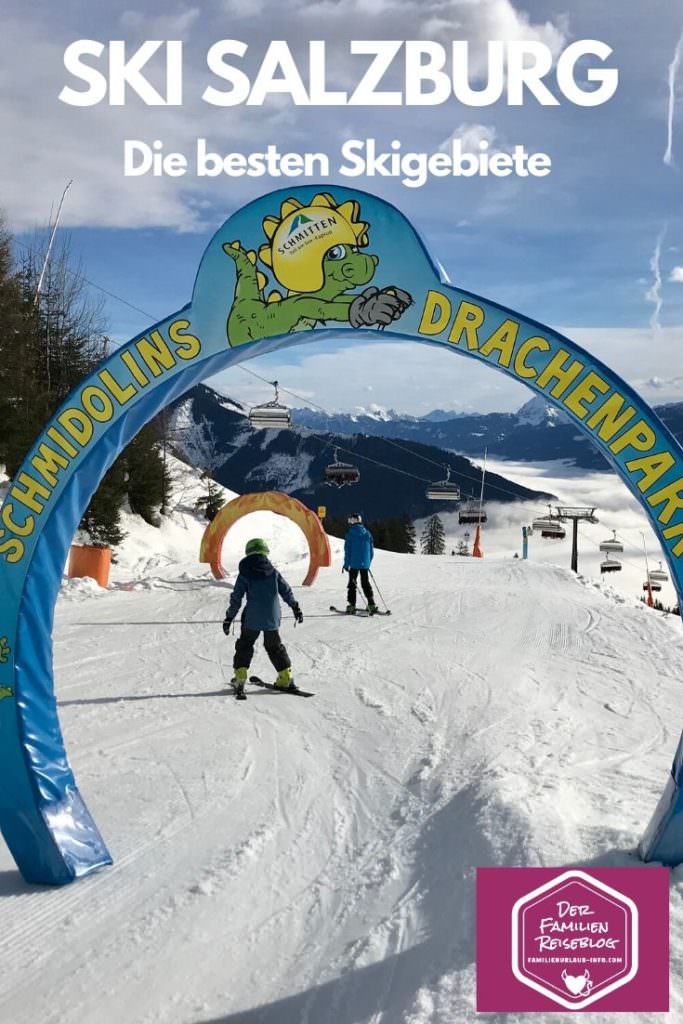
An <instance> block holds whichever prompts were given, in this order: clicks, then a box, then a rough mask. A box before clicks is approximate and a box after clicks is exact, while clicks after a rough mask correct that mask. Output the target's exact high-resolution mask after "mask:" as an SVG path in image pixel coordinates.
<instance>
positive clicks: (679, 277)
mask: <svg viewBox="0 0 683 1024" xmlns="http://www.w3.org/2000/svg"><path fill="white" fill-rule="evenodd" d="M669 281H671V282H672V283H673V284H683V267H674V268H673V270H672V271H671V273H670V274H669Z"/></svg>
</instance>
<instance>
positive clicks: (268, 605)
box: [223, 537, 304, 693]
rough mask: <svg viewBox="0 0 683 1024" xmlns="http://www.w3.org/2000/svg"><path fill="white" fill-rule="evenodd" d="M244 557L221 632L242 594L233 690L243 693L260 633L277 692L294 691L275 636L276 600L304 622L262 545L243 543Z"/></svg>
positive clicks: (225, 629)
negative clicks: (270, 664)
mask: <svg viewBox="0 0 683 1024" xmlns="http://www.w3.org/2000/svg"><path fill="white" fill-rule="evenodd" d="M244 554H245V556H246V557H245V558H243V559H242V561H241V562H240V564H239V575H238V577H237V581H236V582H235V588H234V590H233V592H232V596H231V598H230V604H229V606H228V610H227V612H226V613H225V621H224V622H223V632H224V633H225V635H226V636H227V635H228V633H229V632H230V627H231V626H232V623H233V620H234V619H235V618H236V616H237V613H238V612H239V610H240V606H241V604H242V600H243V598H244V596H245V595H246V598H247V603H246V605H245V606H244V612H243V613H242V620H241V621H242V631H241V633H240V635H239V637H238V638H237V641H236V642H235V657H234V659H233V667H234V669H235V676H234V679H233V685H234V687H235V691H236V692H237V693H240V692H242V691H243V690H244V684H245V683H246V681H247V674H248V671H247V670H248V668H249V666H250V664H251V659H252V658H253V656H254V644H255V643H256V641H257V640H258V636H259V633H261V632H262V633H263V643H264V646H265V648H266V653H267V654H268V657H269V658H270V660H271V662H272V663H273V666H274V667H275V668H276V669H277V679H276V680H275V685H276V686H277V687H278V688H279V689H281V690H287V689H290V690H295V689H296V686H295V683H294V680H293V679H292V663H291V661H290V660H289V655H288V654H287V650H286V648H285V645H284V644H283V642H282V640H281V639H280V634H279V633H278V629H279V628H280V621H281V614H280V601H279V598H280V597H281V598H282V600H283V601H285V602H286V604H288V605H289V607H290V608H291V609H292V611H293V612H294V618H295V619H296V621H297V622H303V621H304V616H303V613H302V611H301V608H300V607H299V605H298V603H297V601H296V598H295V597H294V594H293V593H292V588H291V587H290V586H289V584H288V583H287V581H286V580H284V579H283V578H282V576H281V575H280V573H279V572H278V571H277V569H276V568H275V567H274V566H273V565H272V564H271V563H270V562H269V560H268V557H267V556H268V545H267V544H266V542H265V541H263V540H260V539H259V538H258V537H255V538H254V539H253V540H250V541H249V543H248V544H247V546H246V548H245V551H244Z"/></svg>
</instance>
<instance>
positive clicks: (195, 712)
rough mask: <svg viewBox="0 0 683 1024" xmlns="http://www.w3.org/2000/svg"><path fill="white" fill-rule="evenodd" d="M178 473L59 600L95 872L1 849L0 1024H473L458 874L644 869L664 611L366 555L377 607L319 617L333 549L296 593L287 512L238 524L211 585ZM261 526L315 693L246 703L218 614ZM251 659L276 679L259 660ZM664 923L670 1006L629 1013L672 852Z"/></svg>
mask: <svg viewBox="0 0 683 1024" xmlns="http://www.w3.org/2000/svg"><path fill="white" fill-rule="evenodd" d="M173 472H174V478H175V491H176V501H175V507H174V510H173V512H172V515H171V516H170V517H168V521H167V522H165V524H164V525H163V526H162V528H161V529H155V528H154V527H151V526H148V525H147V524H142V521H141V520H138V519H136V520H133V519H127V520H126V523H125V526H126V528H127V530H128V534H129V536H128V538H127V540H126V541H125V542H124V545H123V546H122V549H121V552H120V558H119V561H118V564H117V565H116V566H115V569H114V582H113V585H112V587H111V588H110V589H109V590H108V591H101V590H99V589H97V588H95V587H94V586H90V585H89V584H88V583H87V582H84V581H81V582H80V583H76V582H73V583H71V584H69V585H67V586H65V587H64V589H63V591H62V595H61V597H60V599H59V601H58V606H57V613H56V621H55V664H56V690H57V697H58V701H59V709H60V717H61V721H62V727H63V730H64V734H65V739H66V744H67V749H68V752H69V756H70V760H71V763H72V764H73V767H74V769H75V772H76V775H77V778H78V780H79V783H80V785H81V790H82V792H83V794H84V796H85V799H86V801H87V803H88V805H89V807H90V808H91V810H92V811H93V813H94V814H95V817H96V819H97V821H98V824H99V825H100V827H101V829H102V831H103V834H104V836H105V838H106V840H107V842H108V844H109V846H110V848H111V850H112V853H113V855H114V858H115V864H114V866H113V867H112V868H109V869H106V870H104V871H102V872H101V873H100V874H98V875H96V876H93V877H92V878H89V879H87V880H85V881H81V882H77V883H75V884H74V885H72V886H69V887H67V888H64V889H49V890H46V889H41V888H38V887H35V886H29V885H26V884H25V883H23V882H22V880H21V878H20V877H19V876H18V875H17V873H16V871H15V869H14V866H13V862H12V860H11V858H10V855H9V853H8V851H7V850H6V849H5V848H4V846H2V845H1V844H0V894H1V895H2V897H3V898H2V899H0V935H1V936H2V939H1V940H0V944H1V945H2V950H3V955H2V970H1V971H0V1019H2V1020H3V1021H7V1022H11V1024H35V1022H37V1021H40V1022H43V1021H44V1022H46V1024H47V1022H52V1024H83V1022H89V1021H97V1022H98V1024H120V1022H125V1024H219V1022H220V1024H252V1022H253V1024H256V1022H258V1024H466V1022H469V1021H473V1020H474V1019H475V1017H476V1013H475V1002H474V1001H475V962H474V958H475V929H476V922H475V872H476V869H477V867H480V866H503V865H510V866H515V867H520V866H522V867H524V866H545V865H548V866H550V865H552V866H556V865H574V866H575V865H585V866H590V865H596V864H597V865H601V866H609V865H616V866H620V865H625V866H626V865H628V866H632V865H634V864H636V863H637V861H636V860H635V858H634V850H635V847H636V844H637V842H638V839H639V838H640V835H641V833H642V830H643V828H644V826H645V825H646V823H647V821H648V819H649V817H650V815H651V813H652V811H653V808H654V806H655V804H656V802H657V799H658V798H659V795H660V793H661V790H662V787H663V785H664V782H665V780H666V778H667V775H668V772H669V767H670V762H671V755H672V752H673V749H674V747H675V744H676V742H677V740H678V733H679V730H680V679H681V673H682V672H683V634H681V629H680V620H678V619H676V620H675V621H673V620H671V619H667V618H665V617H663V616H662V615H660V614H659V613H656V612H653V611H650V610H648V609H646V608H645V607H644V606H643V605H641V604H640V603H639V602H638V601H637V599H636V598H635V597H633V598H628V597H624V596H623V595H620V594H619V593H618V592H617V591H616V590H614V589H612V588H611V587H609V586H604V585H602V584H600V583H598V582H596V581H591V580H589V579H580V578H577V577H575V576H573V575H572V574H571V573H570V572H569V571H568V570H567V569H563V568H558V567H556V566H553V565H544V564H534V563H533V562H525V563H522V562H521V561H519V560H513V559H512V558H510V557H509V556H508V557H497V558H490V557H486V558H484V559H483V560H476V559H457V558H449V557H443V558H441V557H422V556H408V555H395V554H388V553H384V552H379V553H378V554H377V557H376V560H375V564H374V566H373V569H374V573H375V577H376V579H377V581H378V583H379V585H380V587H381V589H382V593H383V595H384V597H385V598H386V600H387V601H388V602H389V603H390V605H391V607H392V612H393V614H392V616H391V617H390V618H383V619H380V620H377V619H375V620H367V619H347V618H339V617H337V616H333V615H331V614H330V612H329V611H328V608H329V605H330V604H331V603H333V602H334V603H339V602H340V601H342V600H343V598H344V591H343V586H344V581H343V577H342V575H341V572H340V569H341V552H340V545H339V543H338V542H336V541H334V540H333V550H334V553H335V562H334V565H333V566H332V567H331V568H330V569H328V570H323V571H322V572H321V574H320V577H319V581H318V583H317V584H316V586H315V587H313V588H312V589H302V588H300V587H298V584H299V583H300V581H301V579H302V577H303V574H304V566H305V561H306V559H305V557H304V553H303V551H302V546H301V541H300V539H297V538H296V537H295V535H294V534H293V533H290V532H289V531H290V527H291V524H289V523H288V522H286V521H285V520H283V519H281V518H279V517H275V516H269V517H267V519H266V518H263V514H261V515H262V518H260V519H259V518H258V514H257V515H256V516H255V517H247V518H245V519H244V520H242V521H241V522H240V523H239V524H237V526H236V527H235V530H236V531H242V532H241V533H240V536H239V539H238V537H237V534H235V535H233V534H232V533H231V534H230V535H229V538H228V540H227V541H226V549H225V551H224V555H225V558H226V565H228V567H229V570H230V576H229V578H228V579H227V580H226V581H221V582H217V581H214V580H212V579H211V578H210V577H209V575H208V574H207V572H206V571H205V569H206V567H202V566H200V565H198V563H197V548H198V541H199V537H200V536H201V530H202V528H203V525H202V524H201V522H200V521H199V520H198V519H197V517H196V515H195V514H194V512H193V505H194V501H195V500H196V497H197V496H198V494H199V491H200V489H201V484H200V482H199V481H198V479H197V477H196V474H194V473H193V472H192V471H190V470H188V468H187V467H184V466H182V465H181V464H179V463H174V464H173ZM226 497H227V495H226ZM266 530H270V532H269V533H267V534H266V535H267V536H268V538H269V540H270V543H271V547H272V551H273V557H274V559H275V561H276V562H277V564H278V566H279V567H280V568H281V570H282V571H283V573H284V574H285V576H286V577H287V578H288V579H289V580H290V581H291V582H292V583H293V584H294V585H295V588H296V589H295V593H296V595H297V598H298V599H299V600H300V601H301V604H302V607H303V611H304V615H305V619H304V623H303V625H302V626H300V627H297V628H296V629H295V628H294V627H293V622H292V619H291V618H290V617H289V616H285V621H284V625H283V631H282V634H283V638H284V640H285V642H286V644H287V646H288V648H289V650H290V653H291V655H292V659H293V664H294V668H295V671H296V674H297V678H298V680H299V682H300V683H301V684H302V685H305V686H306V687H307V688H310V689H311V690H314V691H315V692H316V696H315V697H314V698H313V699H312V700H308V701H302V700H297V699H295V698H290V697H286V696H281V695H274V694H271V693H266V692H253V693H251V694H250V695H249V697H248V700H247V702H246V703H245V704H237V703H235V702H234V700H233V699H232V698H231V697H229V696H227V694H226V692H225V689H226V684H227V681H228V680H229V678H230V674H231V670H230V664H231V655H232V646H233V642H232V638H230V639H228V638H226V637H224V635H223V633H222V631H221V628H220V622H221V620H222V618H223V615H224V611H225V607H226V604H227V601H228V598H229V595H230V590H231V586H232V581H233V580H234V568H235V560H236V558H237V557H238V555H239V550H240V547H241V545H243V542H244V538H245V537H246V536H248V535H249V534H250V533H252V532H253V533H260V534H263V533H264V532H265V531H266ZM294 530H295V532H298V531H296V528H294ZM653 665H656V678H653ZM254 669H255V670H256V671H257V672H258V673H260V674H261V675H263V676H265V677H266V678H270V674H271V673H272V669H271V668H270V666H269V664H268V662H267V660H266V657H265V653H264V652H263V650H262V649H261V648H259V650H258V651H257V654H256V660H255V662H254ZM634 780H637V784H634ZM670 936H671V1000H672V1002H671V1005H672V1008H671V1011H670V1012H669V1013H657V1014H648V1013H637V1014H628V1013H622V1014H621V1015H620V1024H679V1021H680V1020H681V1016H682V1014H683V996H682V995H681V993H682V992H683V956H682V955H681V950H683V871H682V869H680V868H679V869H676V870H674V871H673V872H672V873H671V930H670ZM557 1016H558V1015H557V1014H555V1013H549V1014H548V1013H536V1014H534V1024H554V1022H555V1021H556V1020H557ZM495 1019H496V1021H497V1022H498V1024H515V1022H518V1021H519V1020H520V1017H519V1015H517V1014H510V1015H505V1014H498V1015H496V1017H495ZM612 1019H613V1015H610V1014H605V1013H602V1012H601V1011H600V1009H599V1004H596V1006H595V1007H592V1008H591V1012H590V1021H591V1024H609V1022H610V1021H612Z"/></svg>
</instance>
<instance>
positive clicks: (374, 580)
mask: <svg viewBox="0 0 683 1024" xmlns="http://www.w3.org/2000/svg"><path fill="white" fill-rule="evenodd" d="M368 572H369V573H370V579H371V580H372V582H373V583H374V584H375V587H376V588H377V593H378V594H379V597H380V600H381V602H382V604H383V605H384V607H385V609H386V611H388V610H389V606H388V605H387V602H386V601H385V600H384V595H383V594H382V591H381V590H380V589H379V586H378V583H377V580H376V579H375V577H374V576H373V573H372V569H368Z"/></svg>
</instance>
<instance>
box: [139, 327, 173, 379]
mask: <svg viewBox="0 0 683 1024" xmlns="http://www.w3.org/2000/svg"><path fill="white" fill-rule="evenodd" d="M150 339H151V340H150ZM136 347H137V350H138V352H139V353H140V355H141V356H142V359H143V361H144V363H145V365H146V366H147V367H148V369H149V370H150V372H151V373H152V375H153V376H154V377H160V376H161V375H162V373H163V372H164V370H170V369H172V368H173V367H174V366H175V356H174V355H173V353H172V352H171V350H170V348H169V347H168V345H167V343H166V342H165V341H164V339H163V338H162V336H161V335H160V334H159V332H158V331H151V332H150V335H149V338H140V340H139V341H138V342H137V343H136Z"/></svg>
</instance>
